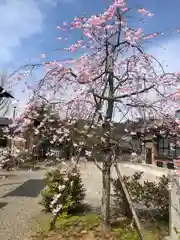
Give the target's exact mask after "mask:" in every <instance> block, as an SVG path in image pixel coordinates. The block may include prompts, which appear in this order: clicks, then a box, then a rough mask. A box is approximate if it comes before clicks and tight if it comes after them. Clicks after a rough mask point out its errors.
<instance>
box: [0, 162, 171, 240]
mask: <svg viewBox="0 0 180 240" xmlns="http://www.w3.org/2000/svg"><path fill="white" fill-rule="evenodd" d="M120 168H121V172H122V174H126V175H131V174H133V173H134V172H135V171H137V170H139V171H144V172H145V174H144V179H147V180H156V178H157V177H160V176H161V175H163V174H167V171H164V170H161V171H160V170H156V169H154V168H151V167H146V166H140V165H137V164H136V165H131V164H124V163H123V164H120ZM81 172H82V179H83V182H84V185H85V188H86V189H87V198H86V201H87V202H88V203H90V204H92V205H94V206H99V205H100V197H101V191H100V189H101V175H100V172H99V170H98V169H97V167H96V166H95V165H94V164H93V163H89V162H88V163H82V164H81ZM44 173H45V171H44V170H38V171H35V172H27V171H13V172H10V174H13V175H14V176H11V177H9V178H7V179H0V240H17V239H21V240H23V239H25V238H24V235H25V234H26V233H27V232H29V231H30V225H29V222H30V220H31V219H32V218H33V217H35V216H36V215H37V214H38V213H39V212H40V211H41V207H40V205H39V204H38V202H39V199H40V198H39V197H40V196H39V193H40V190H41V189H42V188H43V182H42V178H43V176H44ZM0 174H2V172H1V173H0ZM112 176H113V177H116V174H115V170H114V169H112ZM26 239H27V238H26Z"/></svg>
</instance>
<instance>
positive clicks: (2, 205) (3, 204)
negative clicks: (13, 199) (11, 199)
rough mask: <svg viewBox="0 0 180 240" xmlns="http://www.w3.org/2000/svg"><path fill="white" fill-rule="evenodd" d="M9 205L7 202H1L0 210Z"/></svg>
mask: <svg viewBox="0 0 180 240" xmlns="http://www.w3.org/2000/svg"><path fill="white" fill-rule="evenodd" d="M7 204H8V203H5V202H0V209H1V208H3V207H5V206H6V205H7Z"/></svg>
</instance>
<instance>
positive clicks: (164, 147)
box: [157, 138, 173, 156]
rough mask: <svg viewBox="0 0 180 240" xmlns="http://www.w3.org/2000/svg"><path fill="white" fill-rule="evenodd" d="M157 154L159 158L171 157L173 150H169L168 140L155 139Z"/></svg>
mask: <svg viewBox="0 0 180 240" xmlns="http://www.w3.org/2000/svg"><path fill="white" fill-rule="evenodd" d="M157 153H158V155H161V156H173V150H171V148H170V140H169V139H168V138H158V139H157Z"/></svg>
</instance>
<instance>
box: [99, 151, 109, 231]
mask: <svg viewBox="0 0 180 240" xmlns="http://www.w3.org/2000/svg"><path fill="white" fill-rule="evenodd" d="M109 162H110V159H109V155H108V154H107V156H106V157H105V159H104V161H103V167H102V203H101V204H102V205H101V208H102V209H101V213H102V220H103V222H102V227H103V232H106V231H108V230H109V227H110V191H111V187H110V186H111V180H110V172H111V166H110V164H109Z"/></svg>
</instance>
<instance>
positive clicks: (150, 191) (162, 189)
mask: <svg viewBox="0 0 180 240" xmlns="http://www.w3.org/2000/svg"><path fill="white" fill-rule="evenodd" d="M142 174H143V173H142V172H141V173H140V172H136V173H135V174H134V175H132V176H131V177H129V176H124V177H123V181H124V183H125V184H126V187H127V189H128V191H129V193H130V196H131V199H132V201H133V203H134V204H135V205H136V204H138V205H140V206H141V208H142V207H146V208H147V209H153V210H156V212H157V214H158V215H159V216H161V217H163V219H167V217H168V212H169V192H168V186H169V179H168V178H167V177H166V176H164V175H163V176H162V177H161V178H160V179H159V181H158V182H151V181H144V183H141V182H140V180H141V178H142ZM113 188H114V193H115V194H114V203H115V211H116V213H117V214H121V215H123V216H125V217H128V218H131V217H132V215H131V211H130V209H129V205H128V203H127V200H126V197H125V195H124V193H123V190H122V187H121V184H120V181H119V179H115V180H114V181H113Z"/></svg>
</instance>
